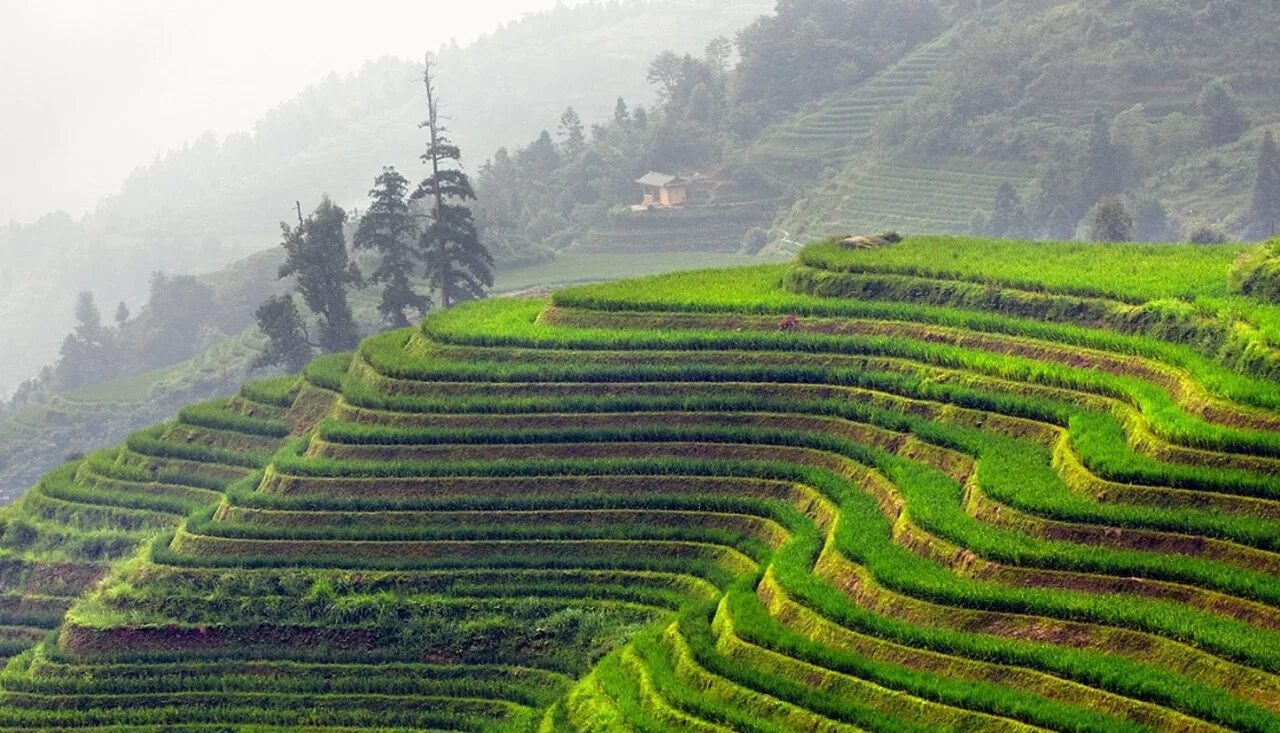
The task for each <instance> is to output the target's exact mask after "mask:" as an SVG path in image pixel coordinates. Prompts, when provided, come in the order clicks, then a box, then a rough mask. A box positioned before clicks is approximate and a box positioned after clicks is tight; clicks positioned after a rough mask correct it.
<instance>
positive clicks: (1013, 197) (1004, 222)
mask: <svg viewBox="0 0 1280 733" xmlns="http://www.w3.org/2000/svg"><path fill="white" fill-rule="evenodd" d="M986 233H987V236H990V237H1021V236H1025V234H1026V216H1025V214H1024V213H1023V211H1022V199H1021V198H1020V197H1019V196H1018V192H1017V190H1015V189H1014V187H1013V184H1011V183H1009V182H1008V181H1005V182H1003V183H1001V184H1000V188H999V189H997V190H996V200H995V204H994V205H993V206H992V208H991V217H990V218H988V219H987V231H986Z"/></svg>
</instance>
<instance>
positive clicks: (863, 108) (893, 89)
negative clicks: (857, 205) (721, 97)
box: [750, 30, 959, 190]
mask: <svg viewBox="0 0 1280 733" xmlns="http://www.w3.org/2000/svg"><path fill="white" fill-rule="evenodd" d="M958 32H959V31H958V30H952V31H949V32H947V33H945V34H943V35H942V36H940V37H939V38H937V39H936V40H934V41H932V42H930V43H927V44H925V45H923V46H921V47H920V48H918V49H916V50H914V51H912V52H911V53H909V54H907V55H906V56H905V57H903V59H902V60H901V61H899V62H898V63H897V64H895V65H894V66H892V67H890V68H889V69H886V70H885V71H884V72H882V73H880V74H877V75H876V76H874V77H872V78H871V80H870V81H868V82H867V83H865V84H863V85H861V86H858V87H855V88H854V89H852V90H850V91H849V92H848V93H847V94H837V95H832V96H830V97H826V98H824V99H822V101H821V102H819V103H818V104H816V105H815V106H814V108H813V109H812V110H810V111H808V112H806V113H804V114H801V115H798V116H796V117H795V119H792V120H789V121H787V122H786V123H784V124H781V125H778V126H776V127H774V128H772V129H770V130H768V131H766V132H765V134H764V135H762V136H761V139H760V141H759V142H758V143H757V144H756V145H755V146H754V147H753V148H752V150H751V151H750V157H751V158H752V159H753V160H754V161H755V162H756V163H757V168H758V170H759V172H760V173H761V174H762V175H766V176H770V175H772V176H776V177H777V180H776V181H775V182H776V183H778V184H779V185H780V187H781V188H783V189H784V190H785V189H786V188H787V186H788V185H789V184H791V183H794V182H796V179H797V178H799V179H801V180H802V181H803V183H805V184H808V183H810V182H811V181H812V180H814V179H815V178H817V177H818V176H819V175H820V174H821V173H822V172H823V170H824V169H827V170H839V169H841V168H842V167H844V164H846V163H848V162H849V161H850V160H851V159H852V158H853V157H855V156H856V155H857V154H858V153H859V152H861V150H862V149H863V147H864V146H865V143H866V142H867V140H868V138H869V137H870V135H871V132H872V130H873V129H874V128H875V124H876V121H877V119H878V118H879V117H881V116H883V115H885V114H886V113H888V112H890V111H891V110H893V109H895V108H896V107H898V106H900V105H902V104H903V103H905V102H906V101H907V100H909V99H910V98H911V97H913V96H915V94H916V93H917V92H919V91H920V90H921V89H923V88H924V87H925V86H926V85H927V84H928V83H929V80H930V79H931V78H932V77H933V74H934V72H936V71H937V69H938V65H939V64H940V63H941V62H942V60H943V59H944V58H945V57H946V53H947V47H948V44H949V43H950V42H951V40H952V39H953V38H954V37H955V36H956V34H958ZM806 188H807V186H806Z"/></svg>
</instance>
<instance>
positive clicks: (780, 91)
mask: <svg viewBox="0 0 1280 733" xmlns="http://www.w3.org/2000/svg"><path fill="white" fill-rule="evenodd" d="M944 25H945V21H944V18H943V16H942V14H941V12H940V11H939V10H938V8H937V7H936V4H935V3H933V2H929V1H928V0H789V1H787V2H780V3H778V6H777V9H776V11H775V13H774V14H773V15H770V16H765V17H762V18H760V19H759V20H757V21H756V22H754V23H752V24H751V25H749V26H748V27H746V28H744V29H743V30H742V31H740V32H739V33H738V34H737V36H736V38H733V39H731V38H727V37H719V38H714V39H712V40H711V41H710V42H709V43H707V45H706V47H705V49H704V51H703V53H702V54H701V55H699V56H695V55H693V54H683V55H681V54H676V53H674V52H665V53H662V54H659V55H658V56H657V57H655V58H654V59H653V60H652V62H651V63H650V64H649V67H648V69H647V72H646V78H647V80H648V81H649V83H650V84H651V85H652V86H653V87H654V89H655V90H656V92H657V95H656V96H657V100H656V102H655V103H654V104H652V105H647V106H646V105H635V106H632V105H629V104H628V103H627V102H626V101H625V100H623V99H618V100H617V103H616V105H615V109H614V114H613V116H612V118H610V119H607V120H603V121H600V122H596V123H592V124H589V125H588V124H585V123H584V122H583V120H582V119H581V116H580V115H579V114H578V113H577V111H576V110H574V109H573V108H572V107H570V108H568V109H566V110H565V111H564V114H563V115H562V116H561V118H560V121H559V125H558V126H557V127H556V129H554V130H545V131H543V132H542V134H541V135H539V136H538V137H537V138H536V139H534V140H533V141H532V142H530V143H529V144H527V145H525V146H523V147H519V148H515V149H507V148H503V149H500V150H498V151H497V152H496V153H495V154H494V155H493V157H492V158H490V159H489V160H488V161H486V163H485V164H484V165H483V166H482V167H481V169H480V173H479V176H478V177H477V189H478V190H479V192H480V194H481V196H480V202H479V205H478V207H477V211H476V214H477V221H478V223H479V225H480V228H481V231H483V232H484V234H485V237H486V240H487V241H488V242H489V243H490V244H491V245H492V246H493V248H494V252H495V254H497V255H498V256H499V257H500V258H501V259H502V260H503V261H504V262H508V263H522V262H534V261H539V260H545V259H547V258H549V257H551V256H552V255H553V253H554V252H555V251H556V250H559V249H562V248H565V247H567V246H570V245H572V244H573V243H574V242H576V241H578V240H579V239H580V238H581V237H582V236H583V235H584V234H585V233H586V231H587V230H588V229H589V228H590V227H591V226H593V225H597V224H603V223H605V222H606V221H607V218H608V217H609V215H610V212H611V210H612V209H615V208H617V207H620V206H622V205H625V204H629V203H631V202H633V201H634V199H635V196H636V188H635V179H636V178H637V177H639V176H641V175H643V174H644V173H646V172H647V171H649V170H656V171H664V172H669V173H685V172H691V171H699V170H705V169H708V168H712V167H716V166H720V165H722V164H724V162H725V161H727V160H731V159H732V158H733V156H732V155H731V153H734V152H737V151H739V150H741V149H742V148H743V147H745V145H747V144H748V143H749V142H750V141H751V140H752V139H754V138H755V137H756V136H757V135H758V134H759V132H760V131H761V130H762V129H763V128H764V127H765V126H766V125H768V124H769V123H771V122H774V121H777V120H779V119H782V118H785V117H786V116H787V115H789V114H790V113H792V112H793V111H794V110H795V109H797V108H798V107H800V106H802V105H803V104H805V103H806V102H810V101H812V100H815V99H818V98H820V97H822V96H824V95H826V94H828V93H830V92H832V91H834V90H836V89H843V88H847V87H849V86H851V85H854V84H856V83H858V82H859V81H861V80H864V79H867V78H870V77H871V76H873V75H875V74H876V73H878V72H880V71H882V70H883V69H885V68H886V67H888V66H889V65H891V64H892V63H894V62H895V61H896V60H897V59H898V58H900V57H901V56H902V55H903V54H905V53H906V52H907V51H909V50H910V49H911V48H913V47H915V46H917V45H919V44H920V43H921V42H923V41H925V40H927V39H929V38H933V37H934V36H936V35H937V34H938V33H939V32H940V31H941V30H942V28H943V27H944ZM731 165H732V166H733V170H730V171H726V172H725V173H726V176H725V177H726V178H731V179H733V181H734V182H735V183H736V184H737V185H738V186H740V187H741V188H742V189H745V190H750V191H755V192H757V193H763V194H766V195H767V194H768V192H769V191H770V187H771V186H772V185H773V184H772V183H770V182H769V181H768V180H767V179H765V178H764V177H761V176H760V175H759V173H758V172H757V171H755V170H753V169H752V168H751V167H750V166H749V165H741V164H731ZM695 203H697V202H696V200H695Z"/></svg>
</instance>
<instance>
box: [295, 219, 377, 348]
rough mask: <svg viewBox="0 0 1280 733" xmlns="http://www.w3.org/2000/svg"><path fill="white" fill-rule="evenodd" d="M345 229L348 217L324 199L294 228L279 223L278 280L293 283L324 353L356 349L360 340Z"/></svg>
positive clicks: (354, 275)
mask: <svg viewBox="0 0 1280 733" xmlns="http://www.w3.org/2000/svg"><path fill="white" fill-rule="evenodd" d="M346 223H347V212H346V211H344V210H343V209H342V207H340V206H338V205H336V204H334V203H333V202H332V201H330V200H329V197H328V196H325V197H323V198H322V199H321V200H320V204H319V205H318V206H317V207H316V210H315V212H313V213H312V214H311V215H310V216H308V217H307V218H306V219H305V220H300V221H299V222H298V225H297V226H296V227H291V226H289V224H288V223H286V222H281V223H280V229H281V232H282V234H283V240H282V241H281V243H280V244H281V246H282V247H284V250H285V261H284V264H282V265H280V270H279V272H278V273H277V274H278V276H279V277H280V278H281V279H284V278H287V277H292V278H294V280H295V282H296V283H297V288H298V292H299V293H301V294H302V299H303V301H304V302H305V303H306V304H307V308H309V309H311V312H312V313H315V314H316V316H317V317H319V318H320V329H319V331H320V333H319V339H318V342H317V343H318V345H319V347H320V348H321V349H323V350H324V351H326V352H333V351H345V350H347V349H352V348H355V345H356V342H357V341H358V340H359V336H360V334H359V332H358V330H357V328H356V322H355V318H354V317H353V316H352V314H351V306H350V304H349V303H348V302H347V287H348V286H351V285H355V284H357V283H359V282H360V281H361V278H360V271H359V270H358V269H357V268H356V266H355V263H353V262H351V261H350V258H349V257H348V255H347V237H346V233H345V231H344V229H343V227H344V226H345V225H346Z"/></svg>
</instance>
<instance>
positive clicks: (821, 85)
mask: <svg viewBox="0 0 1280 733" xmlns="http://www.w3.org/2000/svg"><path fill="white" fill-rule="evenodd" d="M1276 20H1277V7H1276V6H1275V5H1274V3H1230V2H1212V1H1207V0H1176V1H1174V2H1134V3H1112V2H1108V1H1106V0H1073V1H1071V2H1063V1H1057V2H1055V1H1052V0H1036V1H1035V2H997V3H989V2H988V3H973V2H962V3H949V2H936V1H931V2H923V1H922V2H914V1H913V2H907V3H889V2H877V1H874V0H868V1H866V2H841V1H836V0H832V1H830V2H808V3H782V4H780V5H779V7H778V10H777V12H776V13H775V14H774V15H772V16H769V17H767V18H764V19H762V20H760V21H758V22H757V23H755V24H753V25H752V26H750V27H749V28H747V29H744V30H743V32H742V33H740V34H739V35H738V36H737V37H736V39H735V41H736V44H735V50H736V52H737V53H738V55H739V60H738V62H737V63H736V64H735V65H732V66H731V67H726V66H724V65H723V64H722V60H723V58H724V56H723V54H721V53H720V51H721V50H722V49H721V48H720V47H717V46H715V45H713V46H710V47H708V49H707V51H706V53H704V54H703V55H701V56H696V55H695V56H694V57H683V58H681V57H679V56H678V55H671V54H667V55H663V56H661V57H659V58H657V59H655V60H654V61H653V62H652V63H651V64H650V66H649V78H650V80H651V81H652V82H653V83H654V84H655V86H656V87H657V88H658V90H659V104H658V105H657V106H655V107H654V108H652V109H650V110H647V111H646V112H647V114H646V115H645V117H644V119H642V120H641V121H640V122H636V121H635V120H628V119H627V118H626V116H625V114H621V113H620V114H615V115H614V117H613V119H612V120H604V121H602V122H601V123H600V126H599V127H598V128H596V129H593V130H592V133H593V134H592V135H591V136H590V139H589V140H588V141H587V144H585V145H583V146H581V147H577V148H575V149H573V150H565V149H564V148H563V147H562V148H561V149H560V150H559V151H558V155H556V154H553V153H551V152H550V145H551V143H552V142H555V141H556V138H555V135H554V130H553V131H552V132H553V134H552V135H551V136H550V137H548V136H544V137H542V138H540V139H538V140H535V141H533V142H532V143H531V144H529V145H527V146H525V147H522V148H520V149H518V150H515V151H513V152H511V153H510V154H505V153H504V154H500V155H499V156H497V157H495V158H494V159H493V160H492V161H491V164H490V165H489V167H488V168H487V174H488V175H487V177H486V178H485V179H482V183H484V184H486V186H485V189H484V190H486V191H488V192H489V196H487V197H486V198H487V201H486V202H485V205H486V206H487V207H489V208H490V209H491V212H490V213H491V215H492V217H493V218H495V219H497V220H499V221H501V222H504V223H506V224H507V225H508V226H506V227H505V228H504V229H503V230H502V231H501V232H500V235H501V236H509V237H513V238H515V239H517V240H520V239H521V238H523V239H524V240H528V241H529V242H530V243H532V244H533V245H534V246H537V245H544V246H549V247H551V248H552V249H560V250H563V249H590V250H605V251H607V250H611V249H624V248H626V249H635V248H646V247H648V248H652V249H653V250H655V251H661V250H666V249H675V248H682V247H697V246H702V247H706V248H711V249H722V250H734V249H739V248H740V249H742V250H744V251H758V250H760V249H762V248H768V249H774V250H781V251H794V250H795V249H796V248H798V247H799V246H800V245H801V244H802V243H804V242H805V241H807V240H808V239H811V238H815V237H824V236H829V235H832V234H836V233H841V232H846V233H847V232H856V231H881V230H886V229H897V230H901V231H904V232H960V233H969V232H972V233H976V234H990V235H996V236H1016V237H1030V238H1056V239H1069V238H1074V237H1081V238H1084V237H1087V236H1088V234H1089V232H1088V228H1089V227H1088V219H1089V215H1090V212H1091V210H1092V208H1093V207H1094V206H1095V205H1096V204H1098V203H1099V202H1100V201H1102V200H1103V199H1105V198H1108V197H1112V196H1119V197H1121V199H1122V201H1123V205H1124V206H1125V207H1126V209H1127V210H1128V213H1129V214H1130V216H1131V217H1132V218H1133V219H1134V223H1133V227H1132V232H1131V236H1132V237H1133V238H1137V239H1141V240H1144V241H1160V240H1183V239H1189V238H1195V239H1207V240H1210V241H1214V240H1221V239H1225V238H1229V237H1244V238H1260V237H1264V236H1266V235H1267V234H1269V233H1270V232H1271V231H1272V230H1273V228H1274V226H1275V222H1276V221H1277V219H1278V217H1277V215H1275V214H1274V213H1271V214H1268V213H1266V212H1260V211H1258V210H1257V206H1256V204H1255V199H1254V196H1253V191H1254V183H1255V180H1256V179H1257V178H1258V173H1259V165H1258V162H1259V157H1260V152H1261V149H1262V147H1263V145H1264V139H1265V136H1266V133H1267V132H1268V131H1272V132H1280V103H1278V102H1277V101H1276V100H1277V99H1278V98H1280V97H1278V96H1277V94H1276V89H1277V88H1278V87H1280V67H1277V66H1276V65H1275V64H1273V63H1271V62H1270V59H1272V58H1274V56H1275V53H1276V50H1277V49H1276V42H1275V39H1274V38H1273V37H1272V35H1271V34H1270V33H1269V32H1267V31H1266V30H1263V29H1266V28H1270V27H1271V26H1272V25H1274V24H1275V22H1276ZM565 139H567V137H565V136H564V134H563V133H562V137H561V140H562V141H563V140H565ZM647 170H658V171H663V172H666V173H679V174H684V175H694V176H695V177H696V179H697V180H698V182H699V184H700V185H699V187H698V189H697V192H696V194H697V195H696V196H695V198H694V199H693V200H692V202H691V204H690V205H687V206H685V207H684V208H683V209H682V210H680V211H674V212H661V213H660V214H657V215H655V214H653V213H652V212H639V213H637V212H632V211H630V210H629V209H628V205H629V204H633V203H636V202H637V201H638V198H639V197H638V193H637V191H636V187H635V186H634V184H633V183H632V181H633V180H634V178H636V177H637V176H639V175H641V174H643V173H644V172H645V171H647ZM535 180H536V181H539V182H544V183H543V185H539V186H531V185H530V181H535ZM546 181H551V182H552V185H551V186H547V185H545V182H546ZM1273 188H1275V186H1273ZM1269 196H1270V200H1271V201H1272V202H1273V203H1272V204H1270V206H1271V208H1273V209H1274V208H1277V207H1280V204H1278V203H1274V202H1275V201H1280V191H1272V192H1271V193H1269ZM513 222H514V225H512V223H513Z"/></svg>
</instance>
